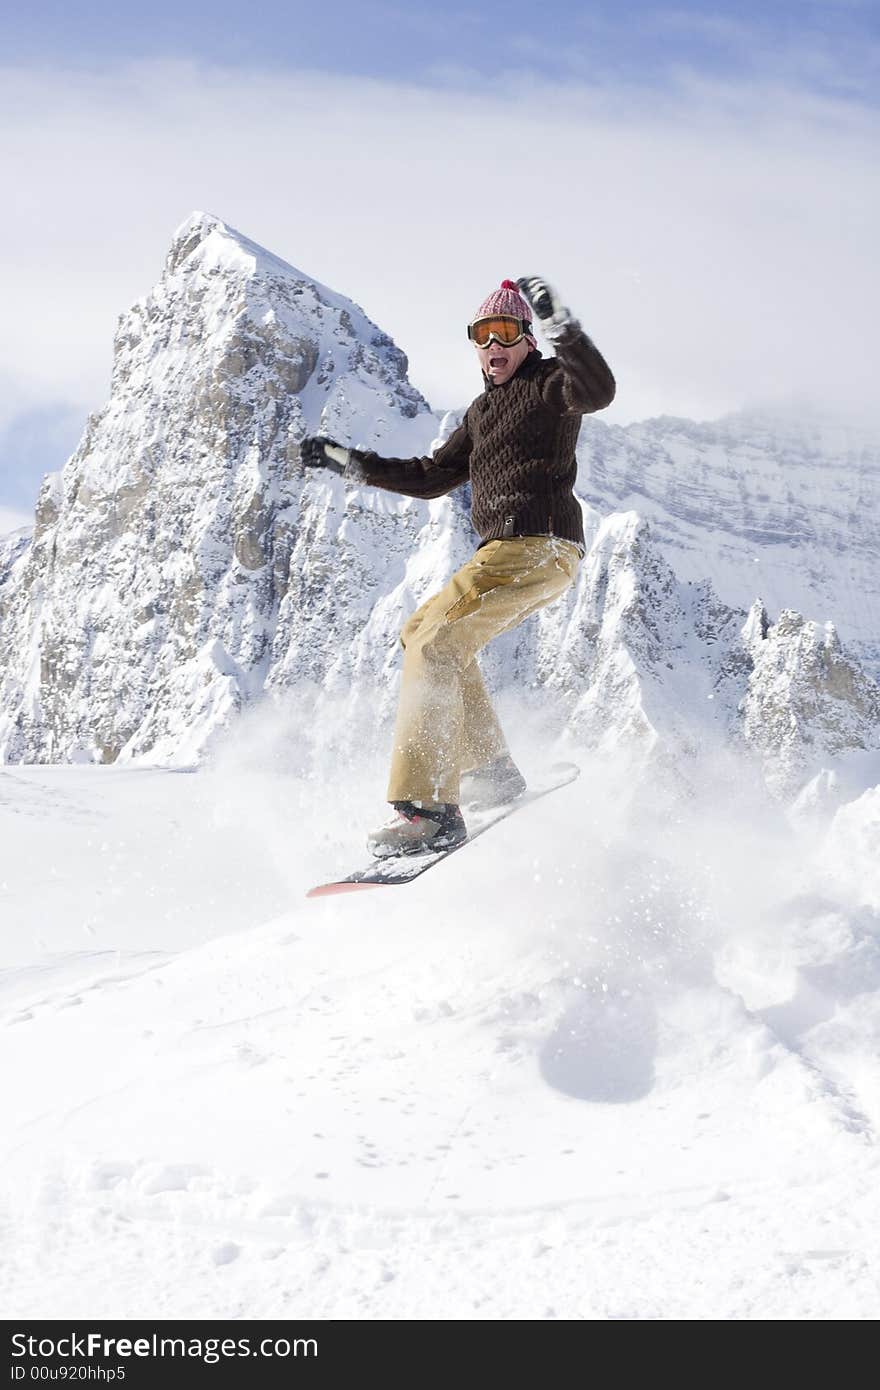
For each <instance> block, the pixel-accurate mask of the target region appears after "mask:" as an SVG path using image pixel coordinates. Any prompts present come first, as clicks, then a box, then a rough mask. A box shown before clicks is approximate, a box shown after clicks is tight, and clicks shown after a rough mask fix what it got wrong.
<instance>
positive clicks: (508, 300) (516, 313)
mask: <svg viewBox="0 0 880 1390" xmlns="http://www.w3.org/2000/svg"><path fill="white" fill-rule="evenodd" d="M494 314H509V315H510V316H511V318H515V319H525V320H526V321H527V322H528V323H531V321H532V311H531V309H530V308H529V305H528V304H527V302H526V300H524V299H523V297H522V295H521V294H520V292H519V290H518V289H517V287H516V281H515V280H502V281H501V288H500V289H497V290H494V291H493V293H492V294H490V295H489V298H488V299H484V300H483V302H482V304H481V305H480V307H479V309H478V310H477V312H476V313H475V314H474V316H473V318H472V319H471V323H476V321H477V319H488V318H492V316H493V315H494Z"/></svg>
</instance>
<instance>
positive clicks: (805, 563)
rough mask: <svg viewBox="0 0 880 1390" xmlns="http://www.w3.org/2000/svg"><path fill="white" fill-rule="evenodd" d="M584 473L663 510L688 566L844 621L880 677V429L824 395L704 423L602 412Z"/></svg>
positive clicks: (681, 562)
mask: <svg viewBox="0 0 880 1390" xmlns="http://www.w3.org/2000/svg"><path fill="white" fill-rule="evenodd" d="M579 459H580V469H579V475H578V486H579V488H580V491H581V493H582V495H583V496H584V497H585V498H586V499H587V500H588V501H590V502H591V503H592V504H593V505H594V506H596V507H598V508H599V509H600V510H601V511H603V512H610V511H619V510H628V509H630V508H632V509H633V510H635V511H637V512H638V513H639V515H640V516H643V517H645V519H646V520H648V521H649V522H650V523H651V530H652V532H653V535H654V537H655V539H656V540H657V542H658V543H659V545H660V547H661V549H662V551H663V553H664V555H665V556H666V558H667V559H668V560H669V561H670V563H671V564H672V566H673V568H674V569H675V571H676V573H677V574H678V575H680V577H681V578H682V579H693V580H700V579H703V578H704V577H705V576H706V575H710V576H711V578H712V583H713V585H714V587H715V589H716V591H717V593H718V594H719V596H720V597H721V598H722V599H723V600H724V601H725V602H726V603H730V604H733V605H734V606H746V607H749V606H750V605H751V603H752V601H753V599H754V597H755V595H756V594H760V595H761V596H762V598H763V599H764V601H765V602H766V604H767V605H768V607H769V608H770V609H771V610H774V611H779V610H781V609H782V608H785V607H789V608H794V609H796V610H798V611H800V612H802V613H805V614H809V615H810V616H811V617H813V618H815V619H817V620H818V621H820V622H823V623H824V622H829V621H833V622H834V624H835V626H836V628H837V630H838V632H839V633H840V635H841V638H842V640H843V641H844V642H845V643H846V645H847V647H848V648H849V649H850V650H851V651H852V652H853V653H854V654H855V655H856V656H858V658H859V659H860V660H862V661H864V662H865V663H866V665H867V666H868V668H869V669H870V670H872V672H873V674H874V675H875V676H876V677H880V434H878V432H877V431H876V429H870V428H868V427H867V426H866V425H861V424H858V423H854V422H850V423H846V422H842V421H840V420H839V419H834V418H832V417H830V416H829V415H828V414H827V413H824V412H823V411H822V410H821V409H820V408H819V407H818V406H815V405H813V406H808V407H805V408H803V409H802V410H800V411H799V412H798V414H797V415H793V414H791V413H781V412H772V411H769V410H768V411H763V412H750V413H742V414H738V415H732V416H729V417H727V418H725V419H722V420H716V421H711V422H708V423H697V422H695V421H693V420H678V419H673V418H669V417H663V418H661V419H657V420H646V421H643V422H640V423H639V424H635V425H629V426H627V427H626V428H625V429H621V428H617V427H614V426H609V425H606V424H605V422H604V421H603V420H602V418H601V417H598V418H595V419H588V420H586V421H585V423H584V426H583V429H582V430H581V437H580V446H579Z"/></svg>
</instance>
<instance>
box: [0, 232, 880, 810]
mask: <svg viewBox="0 0 880 1390" xmlns="http://www.w3.org/2000/svg"><path fill="white" fill-rule="evenodd" d="M406 372H407V364H406V358H405V357H404V355H403V353H402V352H400V350H399V349H398V348H397V347H395V345H394V344H393V343H392V342H391V340H390V339H389V338H388V337H387V335H386V334H384V333H383V332H382V331H381V330H380V329H379V328H377V327H376V325H374V324H373V323H371V322H370V321H369V320H368V319H367V318H366V316H365V315H364V314H363V312H362V311H361V310H360V309H359V308H357V306H356V305H354V304H353V303H352V302H351V301H350V300H347V299H344V298H343V297H342V296H340V295H337V294H335V293H333V292H332V291H330V290H329V289H327V288H326V287H324V286H322V285H319V284H317V283H316V282H315V281H313V280H311V279H309V278H308V277H307V276H306V275H304V274H302V273H301V272H300V271H297V270H296V269H294V268H293V267H292V266H289V265H287V264H286V263H285V262H283V261H280V260H278V259H277V258H276V257H275V256H272V255H271V254H269V253H268V252H266V251H264V250H263V249H261V248H260V247H258V246H256V245H254V244H253V243H252V242H250V241H248V240H247V238H245V237H243V236H241V235H240V234H238V233H237V232H234V231H233V230H232V229H230V228H229V227H227V226H226V225H225V224H224V223H222V222H220V221H219V220H218V219H217V218H215V217H210V216H207V215H204V214H194V215H193V216H192V217H191V218H190V219H189V220H188V221H187V222H186V223H185V224H184V225H183V226H182V227H181V228H180V229H179V231H178V232H177V234H176V236H175V238H174V241H173V244H172V247H171V250H170V252H169V255H168V258H167V261H166V265H165V270H164V272H163V274H162V277H161V279H160V281H159V283H158V284H157V286H156V288H155V289H154V290H153V291H152V293H151V294H149V295H148V296H147V297H146V298H145V299H143V300H141V301H139V302H138V303H137V304H135V305H134V306H133V308H132V309H131V310H130V311H129V312H128V313H127V314H125V315H123V317H122V318H121V320H120V323H119V327H118V331H117V335H116V341H115V355H114V366H113V380H112V389H111V395H110V400H109V403H108V405H107V407H106V409H105V410H104V411H103V412H101V414H100V415H97V416H94V417H92V418H91V419H90V420H89V422H88V424H87V427H86V430H85V433H84V436H83V439H82V441H81V443H80V445H79V448H78V449H77V451H76V453H75V454H74V455H73V456H72V458H71V459H70V460H69V462H68V463H67V465H66V466H65V468H64V469H63V471H62V473H60V474H57V475H53V476H51V477H50V478H48V479H47V480H46V482H45V484H44V486H43V489H42V491H41V493H40V497H39V501H38V506H37V513H36V523H35V528H34V533H33V538H32V540H31V539H30V538H29V537H27V536H26V535H21V534H19V535H17V536H14V537H11V538H8V539H7V540H6V541H5V542H4V543H3V545H2V547H0V758H2V759H3V760H4V761H7V762H16V761H29V762H33V761H71V760H89V761H103V762H112V761H117V760H123V761H125V760H130V759H136V758H137V759H144V758H146V759H148V760H153V761H161V762H172V763H173V762H177V763H181V762H182V763H189V762H192V761H194V760H196V759H197V758H199V757H200V756H201V754H202V753H203V752H204V751H205V749H206V748H207V747H208V746H209V744H210V742H211V739H212V737H213V736H214V735H215V734H216V732H217V731H218V729H220V728H222V727H224V725H225V724H226V723H228V721H229V719H230V717H231V716H232V715H233V714H234V713H235V712H236V711H238V710H240V709H242V708H243V707H244V706H246V705H248V704H251V703H253V702H254V701H256V700H257V698H258V697H260V696H261V695H264V694H268V696H269V697H279V696H284V695H285V693H286V692H288V691H291V690H296V691H298V692H302V691H312V692H318V693H319V696H320V699H321V700H322V701H324V702H325V703H326V702H327V701H329V700H331V699H332V701H333V702H334V708H337V707H338V708H341V709H342V710H343V711H344V713H345V721H346V722H345V728H346V729H348V730H349V733H348V735H347V736H349V737H351V738H354V737H356V736H361V734H362V732H363V730H364V729H365V728H366V729H368V730H369V731H370V732H371V734H372V735H373V736H376V731H377V729H379V728H380V726H381V722H382V720H386V719H388V718H390V716H391V713H392V711H393V706H394V701H395V690H396V679H397V668H398V662H399V655H398V647H397V640H396V639H397V632H398V630H399V628H400V625H401V623H402V621H403V619H404V617H405V616H406V615H407V614H408V613H409V612H410V611H411V610H412V608H413V606H414V605H415V604H416V603H418V602H419V601H420V600H421V598H422V597H423V596H425V594H426V593H428V592H429V591H431V590H432V589H433V588H435V587H436V586H437V584H438V582H441V581H442V580H443V579H444V578H445V577H446V576H447V575H448V574H449V572H450V571H451V570H452V569H453V568H455V566H456V565H457V564H459V563H460V562H461V561H462V560H463V559H464V558H465V557H466V556H467V555H468V554H469V553H471V551H472V549H473V545H474V535H473V532H472V529H471V526H470V522H469V520H468V515H467V506H468V499H467V495H466V489H465V490H462V492H460V493H457V494H454V495H452V496H451V497H448V498H443V499H440V500H438V501H436V502H432V503H420V502H416V501H413V500H410V499H405V498H399V497H396V496H394V495H392V494H390V493H383V492H381V491H378V490H369V489H363V490H358V489H353V488H347V487H346V486H345V485H344V484H343V482H342V480H341V479H340V478H338V477H336V476H335V475H332V474H325V473H317V474H316V473H309V474H308V475H307V474H306V473H305V471H304V470H303V469H302V467H301V465H300V462H299V442H300V440H301V439H302V438H303V436H304V435H305V434H306V433H312V432H314V431H315V430H317V429H322V430H324V431H325V432H326V433H328V434H330V435H332V436H335V437H337V438H340V439H344V440H346V441H349V442H351V443H353V444H369V445H370V446H371V447H375V448H378V449H379V450H380V451H382V450H384V451H386V452H390V453H395V454H401V453H404V454H409V453H422V452H427V451H428V450H429V448H430V447H431V442H432V440H433V439H434V437H435V436H436V435H437V434H438V430H439V433H440V434H441V435H442V434H443V433H445V432H446V431H447V430H449V429H450V428H452V426H453V424H454V418H453V417H447V418H446V419H445V420H444V421H443V422H442V424H440V425H438V417H437V416H436V415H435V414H433V413H432V412H431V410H430V408H429V406H428V404H427V403H426V402H425V401H424V400H423V399H422V397H421V396H420V395H419V394H418V392H417V391H415V390H414V388H413V387H412V386H411V385H410V384H409V382H408V380H407V374H406ZM762 430H763V427H761V428H760V429H759V427H758V426H757V425H756V424H755V422H754V421H751V420H748V419H746V420H745V421H744V422H743V423H742V424H741V426H739V427H737V425H736V422H735V421H727V422H721V423H720V424H719V425H718V426H716V427H709V426H697V425H692V424H690V423H689V422H681V421H674V422H669V421H667V422H663V421H654V422H648V423H647V424H645V425H640V426H631V427H629V428H628V429H627V430H621V429H617V428H614V427H609V426H607V425H605V424H604V423H603V422H602V421H601V420H588V421H587V422H585V426H584V430H583V431H582V442H581V470H580V482H579V486H580V488H581V491H582V493H583V505H584V514H585V523H586V531H587V538H588V544H589V552H588V555H587V557H586V560H585V563H584V565H583V566H582V571H581V576H580V579H579V582H578V585H577V587H576V589H575V590H574V591H573V592H572V593H571V594H569V595H568V596H567V598H566V600H565V601H563V602H561V603H559V604H557V605H555V606H554V607H552V608H551V609H549V610H546V611H545V612H543V613H540V614H538V615H537V617H536V619H535V620H533V621H532V622H531V623H530V624H528V625H526V626H525V627H524V628H522V629H520V630H519V631H518V632H516V633H513V634H511V635H509V636H508V637H506V638H504V639H502V640H501V641H500V642H499V643H497V644H496V645H495V646H494V647H493V649H492V650H491V651H490V652H489V653H487V656H486V662H485V665H486V669H487V672H488V674H489V678H490V680H491V681H492V682H493V684H494V685H495V686H496V688H498V689H500V690H502V691H503V690H504V689H505V688H507V689H515V690H516V691H517V698H518V699H519V700H520V702H521V703H523V704H525V705H527V704H528V703H529V701H531V702H532V703H533V704H534V705H535V706H536V708H537V706H538V705H540V710H541V719H542V722H543V724H544V725H545V727H546V728H547V730H548V731H549V730H555V731H556V732H559V733H564V734H565V735H566V736H567V737H568V738H569V739H571V740H574V741H575V742H576V743H579V744H582V745H587V746H590V747H599V748H612V747H615V748H616V747H619V746H620V745H621V743H624V744H626V746H627V747H628V748H629V749H631V750H635V752H636V754H637V756H644V757H646V758H648V757H651V756H653V755H656V754H657V753H658V751H660V752H663V751H667V752H668V751H669V750H674V756H681V755H697V754H699V753H700V752H703V751H706V750H708V749H710V748H713V747H716V746H729V745H730V743H731V741H733V742H734V743H739V744H742V745H751V746H752V747H753V748H754V749H755V750H756V752H757V755H758V760H759V762H760V764H761V765H763V767H764V768H765V770H766V773H767V779H768V783H769V784H770V785H771V786H772V788H773V790H774V791H777V792H779V793H780V794H784V795H791V794H793V793H794V792H796V791H797V790H798V789H799V788H800V787H802V786H803V785H804V784H805V783H806V782H807V781H809V779H810V778H811V777H814V776H816V775H817V774H818V773H819V772H820V770H821V769H822V768H823V767H825V766H827V765H828V764H829V762H833V761H834V760H839V759H840V758H841V757H846V756H848V755H850V754H853V755H862V754H865V753H866V752H867V753H869V752H870V751H871V750H872V749H875V748H876V747H877V745H878V736H880V704H878V688H877V686H876V684H875V683H874V681H873V680H872V679H871V677H870V676H869V675H867V674H866V673H865V671H864V670H862V669H861V667H860V665H859V664H858V662H857V661H856V660H855V659H854V658H853V657H852V656H847V655H846V653H845V651H844V649H843V647H842V646H841V644H840V641H839V640H838V638H837V636H836V634H835V633H834V631H833V630H832V629H831V628H830V627H828V626H827V625H826V615H827V616H829V617H830V616H834V617H837V613H836V612H835V613H833V614H832V613H831V612H829V610H830V609H833V606H834V604H838V605H839V611H840V614H841V617H840V622H841V626H842V628H843V629H844V632H845V635H846V637H847V639H848V644H847V645H848V649H849V648H851V649H852V650H853V651H855V652H859V653H861V656H862V659H863V661H865V662H866V663H867V664H870V661H871V659H872V656H873V655H875V654H876V650H877V649H876V645H875V641H876V639H875V638H874V635H873V630H872V628H871V623H870V611H871V610H870V605H869V607H868V610H867V611H863V610H862V608H860V607H859V604H858V602H857V601H856V599H857V597H858V594H859V593H861V592H862V590H861V588H860V586H862V585H869V584H870V583H873V582H874V579H875V578H876V575H875V569H874V567H875V565H876V559H877V550H876V544H875V536H874V528H875V527H876V521H875V519H874V517H873V515H872V516H870V517H868V518H865V517H863V516H862V515H861V513H860V512H858V509H859V508H861V507H863V506H866V505H868V504H869V503H870V500H871V498H872V497H873V496H874V495H875V494H874V492H872V489H873V488H875V487H876V477H877V468H876V463H877V455H876V454H874V453H871V451H870V450H869V449H868V448H867V446H866V447H865V448H864V449H863V450H862V451H861V452H858V450H856V452H855V453H852V451H851V452H850V454H847V455H846V457H845V458H844V457H843V455H841V456H840V457H838V455H837V454H834V453H833V451H832V452H831V453H830V454H829V453H828V452H827V448H826V444H822V446H821V448H820V444H819V443H818V442H817V441H816V440H815V439H814V440H813V443H812V445H811V446H810V448H812V450H813V452H812V453H811V452H810V448H808V447H807V446H806V445H803V448H801V446H800V445H799V446H798V447H799V448H800V449H801V452H800V453H797V451H794V452H793V451H792V448H789V446H788V445H786V446H785V448H784V449H783V452H782V455H781V456H779V457H777V455H775V454H774V452H773V439H772V437H771V436H770V435H769V434H768V433H767V432H766V430H763V432H762ZM802 443H803V441H802ZM826 443H827V441H826ZM792 447H793V446H792ZM786 450H787V451H788V452H786ZM804 450H806V452H804ZM823 450H825V452H823ZM826 466H827V468H828V469H830V470H831V471H832V473H833V481H832V483H831V484H829V485H828V486H827V487H824V486H820V482H821V480H822V478H823V476H824V472H823V470H824V469H826ZM835 469H836V470H837V471H836V472H834V470H835ZM774 470H775V471H774ZM810 479H811V480H812V481H811V482H810V483H809V485H808V480H810ZM810 487H812V489H813V491H812V492H811V491H810ZM762 488H763V489H764V491H763V492H762V491H761V489H762ZM857 513H858V518H859V524H858V525H855V523H854V521H853V518H854V516H856V514H857ZM847 525H849V532H850V534H849V536H848V535H847ZM771 581H772V582H771ZM768 584H769V588H768V587H767V586H768ZM759 593H760V594H761V595H762V599H763V600H764V601H766V602H767V604H768V606H770V607H771V608H772V607H773V606H774V602H775V611H776V613H777V617H776V621H775V623H773V622H771V620H770V618H769V617H768V614H767V610H766V609H765V608H764V606H763V603H761V602H759V603H758V605H757V606H753V605H754V602H755V599H756V595H757V594H759ZM791 595H794V598H792V597H791ZM800 599H803V600H805V604H804V607H805V612H806V613H807V615H808V617H809V615H810V614H812V613H815V614H817V615H818V617H819V618H820V619H821V622H820V623H818V624H817V623H816V622H812V621H809V620H808V617H807V618H804V617H801V616H799V614H798V613H796V612H793V611H791V609H792V604H793V603H795V602H799V601H800ZM749 609H751V611H749ZM356 731H357V732H356Z"/></svg>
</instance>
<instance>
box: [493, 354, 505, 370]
mask: <svg viewBox="0 0 880 1390" xmlns="http://www.w3.org/2000/svg"><path fill="white" fill-rule="evenodd" d="M507 360H508V359H507V358H506V357H505V356H504V355H503V354H502V353H499V354H498V355H497V356H493V357H490V358H489V370H490V371H493V372H496V371H500V370H501V369H502V368H503V367H506V366H507Z"/></svg>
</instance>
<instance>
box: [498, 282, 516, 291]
mask: <svg viewBox="0 0 880 1390" xmlns="http://www.w3.org/2000/svg"><path fill="white" fill-rule="evenodd" d="M501 288H502V289H503V290H518V289H519V285H518V284H517V283H516V281H515V280H502V281H501Z"/></svg>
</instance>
